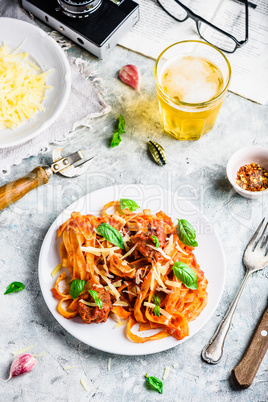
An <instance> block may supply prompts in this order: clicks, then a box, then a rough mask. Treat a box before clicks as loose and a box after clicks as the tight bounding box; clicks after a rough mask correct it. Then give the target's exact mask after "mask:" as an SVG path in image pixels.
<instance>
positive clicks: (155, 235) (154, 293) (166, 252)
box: [52, 200, 208, 343]
mask: <svg viewBox="0 0 268 402" xmlns="http://www.w3.org/2000/svg"><path fill="white" fill-rule="evenodd" d="M120 206H121V207H122V205H121V200H120V202H119V201H112V202H109V203H108V204H106V205H105V206H104V207H103V210H102V212H101V216H100V217H96V216H94V215H90V214H89V215H81V214H80V213H79V212H73V213H72V214H71V217H70V219H68V220H67V221H66V222H65V223H63V224H62V225H61V226H60V227H59V230H58V236H59V237H61V238H62V242H61V244H60V256H61V264H62V267H65V268H68V271H69V272H70V276H71V279H70V281H69V285H68V287H67V288H66V289H65V290H64V291H61V289H60V282H61V281H62V280H63V279H65V278H66V276H67V274H66V272H63V273H62V274H61V275H60V276H59V277H58V279H57V280H56V283H55V286H54V287H53V288H52V292H53V295H54V297H56V298H58V299H59V303H58V307H57V309H58V312H59V313H60V314H61V315H62V316H64V317H65V318H68V319H70V318H73V317H75V316H77V315H79V316H80V317H81V319H82V320H83V321H84V322H85V323H87V324H89V323H100V322H105V321H106V320H107V319H108V317H109V315H110V313H114V314H115V315H116V316H117V317H118V320H119V321H120V319H123V320H127V336H128V338H129V339H130V340H131V341H134V342H138V343H144V342H146V341H149V340H157V339H161V338H165V337H167V336H170V335H172V336H173V337H175V338H176V339H178V340H181V339H183V338H184V337H186V336H188V335H189V322H190V321H193V320H195V319H196V318H197V317H198V316H199V314H200V313H201V311H202V310H203V309H204V307H205V306H206V304H207V298H208V295H207V291H206V290H207V284H208V282H207V279H206V278H205V276H204V273H203V271H202V270H201V269H200V267H199V265H198V263H197V261H196V258H195V255H194V253H193V251H194V247H192V246H189V245H187V244H184V243H187V242H186V241H184V243H183V241H182V240H183V239H182V240H181V236H179V235H178V228H177V226H176V225H174V223H173V222H172V220H171V218H170V217H168V216H167V215H166V214H165V213H164V212H162V211H160V212H157V213H156V214H153V213H151V211H150V210H146V209H145V210H143V211H141V212H134V211H133V210H131V209H132V208H131V207H130V209H129V208H127V207H126V208H123V209H121V208H120ZM110 209H113V211H112V213H108V210H110ZM186 222H187V221H186ZM187 223H188V222H187ZM188 225H189V226H190V228H191V229H189V230H190V233H191V230H193V228H192V226H191V225H190V224H189V223H188ZM186 229H187V228H186ZM63 302H64V304H65V307H63ZM135 324H139V330H140V331H145V330H151V329H159V331H158V332H157V333H156V334H155V335H152V336H145V337H144V336H140V335H136V334H134V333H133V331H132V327H133V326H134V325H135Z"/></svg>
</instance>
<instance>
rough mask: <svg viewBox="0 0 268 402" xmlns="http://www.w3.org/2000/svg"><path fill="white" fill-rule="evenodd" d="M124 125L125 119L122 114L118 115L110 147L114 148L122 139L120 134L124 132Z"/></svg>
mask: <svg viewBox="0 0 268 402" xmlns="http://www.w3.org/2000/svg"><path fill="white" fill-rule="evenodd" d="M125 125H126V121H125V119H124V117H123V116H122V114H120V116H119V117H118V123H117V129H116V130H114V134H113V138H112V142H111V145H110V147H111V148H114V147H117V146H118V145H119V144H120V142H121V141H122V138H121V135H120V134H125Z"/></svg>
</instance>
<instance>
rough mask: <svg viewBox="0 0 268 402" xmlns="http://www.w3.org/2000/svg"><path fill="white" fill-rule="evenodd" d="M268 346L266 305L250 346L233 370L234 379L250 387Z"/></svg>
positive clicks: (241, 385)
mask: <svg viewBox="0 0 268 402" xmlns="http://www.w3.org/2000/svg"><path fill="white" fill-rule="evenodd" d="M267 348H268V306H267V307H266V309H265V311H264V313H263V315H262V316H261V318H260V321H259V323H258V325H257V327H256V330H255V332H254V334H253V336H252V338H251V340H250V343H249V345H248V348H247V350H246V352H245V354H244V356H243V357H242V359H241V360H240V362H239V363H238V364H237V365H236V366H235V368H234V369H233V371H232V375H233V378H234V381H235V383H236V384H237V385H239V386H240V387H241V388H248V387H250V385H251V384H252V381H253V379H254V377H255V375H256V373H257V371H258V368H259V366H260V364H261V362H262V359H263V357H264V355H265V353H266V351H267Z"/></svg>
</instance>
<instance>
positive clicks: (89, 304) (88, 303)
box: [79, 299, 97, 307]
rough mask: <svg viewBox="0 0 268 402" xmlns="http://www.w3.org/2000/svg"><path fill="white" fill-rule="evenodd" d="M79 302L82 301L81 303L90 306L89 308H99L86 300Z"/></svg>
mask: <svg viewBox="0 0 268 402" xmlns="http://www.w3.org/2000/svg"><path fill="white" fill-rule="evenodd" d="M79 301H80V302H81V303H83V304H85V305H86V306H89V307H97V304H96V303H90V302H87V301H86V300H84V299H80V300H79Z"/></svg>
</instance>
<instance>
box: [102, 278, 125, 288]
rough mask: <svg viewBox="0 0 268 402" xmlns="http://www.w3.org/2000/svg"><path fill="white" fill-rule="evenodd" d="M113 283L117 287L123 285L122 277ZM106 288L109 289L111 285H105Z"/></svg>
mask: <svg viewBox="0 0 268 402" xmlns="http://www.w3.org/2000/svg"><path fill="white" fill-rule="evenodd" d="M113 285H114V287H115V288H120V286H121V285H122V279H119V281H116V282H114V283H113ZM104 289H105V290H109V286H105V287H104Z"/></svg>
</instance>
